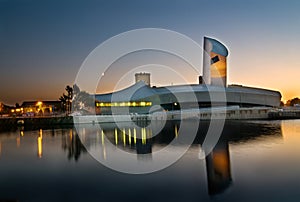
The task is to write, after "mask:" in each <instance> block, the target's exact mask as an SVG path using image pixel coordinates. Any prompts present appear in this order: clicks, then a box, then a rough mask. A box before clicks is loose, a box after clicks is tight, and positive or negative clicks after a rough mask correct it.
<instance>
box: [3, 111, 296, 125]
mask: <svg viewBox="0 0 300 202" xmlns="http://www.w3.org/2000/svg"><path fill="white" fill-rule="evenodd" d="M182 119H200V120H211V119H226V120H285V119H300V109H294V110H282V109H274V108H268V107H254V108H238V107H228V108H226V109H225V108H224V107H219V108H214V109H211V108H205V109H188V110H182V111H179V110H178V111H169V112H155V113H152V114H130V115H114V116H112V115H86V116H59V117H57V116H55V117H52V116H49V117H0V127H3V126H4V127H7V128H8V127H10V126H32V125H37V126H39V125H41V126H42V125H47V126H49V125H74V123H76V124H95V123H112V122H130V121H133V122H147V121H160V120H171V121H172V120H176V121H178V120H182Z"/></svg>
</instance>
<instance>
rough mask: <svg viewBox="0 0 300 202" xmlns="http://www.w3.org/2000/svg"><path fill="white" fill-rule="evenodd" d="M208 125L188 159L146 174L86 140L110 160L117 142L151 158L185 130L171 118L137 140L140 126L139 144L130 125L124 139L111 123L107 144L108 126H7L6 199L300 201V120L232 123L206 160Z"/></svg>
mask: <svg viewBox="0 0 300 202" xmlns="http://www.w3.org/2000/svg"><path fill="white" fill-rule="evenodd" d="M200 126H201V130H199V131H198V134H197V137H196V138H195V141H194V143H193V144H192V146H191V147H190V148H189V149H188V151H187V152H186V154H185V155H184V156H183V157H182V158H180V159H179V160H178V161H177V162H176V163H175V164H173V165H171V166H170V167H167V168H165V169H163V170H161V171H158V172H154V173H150V174H145V175H132V174H125V173H120V172H116V171H114V170H111V169H109V168H107V167H105V166H103V165H102V164H100V163H99V162H98V161H96V160H95V159H94V158H93V157H92V156H91V155H90V154H89V152H87V149H86V148H85V146H86V147H87V148H88V150H93V148H94V150H93V151H97V152H98V154H99V156H101V157H103V159H109V158H110V157H111V156H112V154H111V151H110V150H108V149H107V146H106V148H105V150H104V147H105V145H107V143H108V142H107V141H109V142H110V143H111V144H113V145H114V146H115V147H118V148H120V149H122V150H124V151H126V152H129V153H135V154H136V153H138V158H137V159H138V161H143V162H151V161H152V160H153V159H154V155H153V154H154V153H155V152H157V151H160V150H162V149H163V148H164V147H165V146H166V145H168V144H169V143H170V142H171V141H172V140H174V139H176V138H178V135H183V134H178V129H179V128H180V123H176V122H170V123H168V124H167V126H166V127H165V128H164V129H163V130H162V131H161V133H160V134H159V135H158V136H155V137H154V138H152V139H151V140H150V139H145V138H142V139H137V140H136V141H135V140H134V136H133V132H132V137H131V142H129V139H128V138H127V139H126V142H125V143H124V139H123V135H122V129H121V130H117V133H118V138H117V142H116V139H115V129H114V127H115V126H114V125H111V124H108V125H105V126H103V134H105V141H104V142H103V140H104V139H102V132H101V131H97V129H95V128H94V126H89V125H85V126H82V127H81V129H82V130H83V132H84V134H83V133H81V132H80V131H79V132H78V133H77V132H76V130H75V129H73V128H46V127H44V128H32V129H28V128H15V129H12V130H11V131H2V132H1V133H0V201H3V200H11V201H299V200H300V192H299V187H300V173H299V171H300V161H299V160H300V158H299V157H300V147H299V145H300V120H286V121H229V122H226V124H225V128H224V131H223V134H222V136H221V139H220V141H219V142H218V144H217V146H216V147H215V149H214V150H213V152H212V153H210V154H209V155H208V156H207V157H206V158H204V159H202V158H201V155H203V151H202V149H201V144H202V143H203V140H204V134H205V130H207V124H206V123H203V124H201V125H200ZM124 128H125V126H124ZM127 129H128V130H131V131H133V130H134V128H132V127H131V126H128V128H126V130H127ZM148 132H149V133H151V131H146V133H145V134H146V135H147V134H148ZM138 135H139V134H138V133H137V136H138ZM79 136H80V137H81V139H82V141H81V140H80V138H79ZM126 137H127V136H126ZM145 141H146V142H145ZM103 143H105V145H103ZM84 145H85V146H84ZM99 145H100V146H99ZM103 146H104V147H103ZM180 146H181V145H180V144H179V145H178V147H180ZM97 148H98V149H99V150H97Z"/></svg>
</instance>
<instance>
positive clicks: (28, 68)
mask: <svg viewBox="0 0 300 202" xmlns="http://www.w3.org/2000/svg"><path fill="white" fill-rule="evenodd" d="M299 9H300V1H298V0H289V1H284V0H273V1H261V0H244V1H240V0H234V1H231V0H227V1H223V0H214V1H211V0H185V1H183V0H181V1H180V0H169V1H167V0H152V1H146V0H126V1H124V0H106V1H100V0H99V1H96V0H82V1H76V0H0V102H3V103H6V104H12V105H14V104H15V103H16V102H19V103H22V102H23V101H25V100H57V99H58V98H59V97H60V95H61V94H62V93H63V92H64V88H65V86H66V85H72V84H73V83H74V81H75V78H76V75H77V73H78V71H79V69H80V67H81V65H82V63H83V62H84V60H85V58H86V57H87V56H88V55H89V54H90V52H91V51H93V50H94V49H95V48H96V47H97V46H98V45H99V44H101V43H103V42H104V41H106V40H108V39H110V38H111V37H113V36H115V35H117V34H120V33H123V32H126V31H129V30H133V29H141V28H162V29H169V30H172V31H176V32H179V33H181V34H184V35H186V36H188V37H189V38H191V39H192V40H194V41H196V42H197V43H199V44H200V45H201V46H202V42H203V37H204V36H210V37H213V38H216V39H218V40H220V41H221V42H222V43H224V44H225V45H226V46H227V47H228V49H229V56H228V83H229V84H242V85H245V86H253V87H261V88H267V89H273V90H278V91H280V92H281V93H282V96H283V98H282V100H284V101H285V100H288V99H291V98H294V97H300V85H299V84H300V80H299V78H300V60H299V57H298V54H299V47H300V40H299V36H300V12H299ZM147 54H148V55H147ZM149 54H150V57H149ZM145 55H146V56H145ZM143 57H144V58H145V57H148V63H151V60H149V58H151V57H152V58H156V59H157V58H159V57H163V59H158V60H159V61H161V60H169V62H167V64H168V65H169V66H172V64H174V61H175V63H176V64H175V66H176V65H177V66H178V68H179V70H178V71H181V73H182V74H187V77H186V78H188V80H189V81H188V82H190V83H195V82H196V80H197V77H198V75H196V74H195V75H193V74H192V72H191V71H185V67H184V65H183V66H182V68H181V69H180V67H179V66H180V65H179V64H181V63H180V61H178V63H177V62H176V61H177V60H178V58H177V59H176V58H175V59H174V57H173V58H172V56H169V55H168V54H165V53H162V55H159V54H158V53H149V52H148V53H146V54H144V56H142V57H140V56H139V54H138V53H137V54H136V56H135V57H131V56H128V58H127V60H126V61H127V62H128V61H130V58H131V62H132V61H133V60H135V59H137V58H139V59H140V60H141V58H143ZM199 57H201V58H202V56H199ZM120 61H122V59H120ZM120 61H117V62H116V64H115V65H113V66H114V67H113V68H112V70H111V71H112V72H113V73H111V74H108V75H107V77H108V78H106V79H107V81H108V82H109V81H112V80H113V78H112V77H113V76H114V75H118V76H120V74H117V73H118V72H122V68H123V67H122V65H120ZM118 62H119V64H117V63H118ZM144 62H145V61H144ZM133 63H134V62H133ZM145 63H146V62H145ZM121 64H122V63H121ZM129 66H130V65H129ZM148 67H149V66H148ZM158 68H159V66H157V67H154V69H156V70H153V74H152V75H151V79H152V80H153V81H154V83H155V85H166V84H174V85H176V84H178V83H177V80H176V79H173V77H172V76H170V75H171V74H169V73H168V71H167V68H162V69H161V70H160V69H158ZM138 70H141V71H142V70H143V71H144V70H145V71H146V70H147V66H145V67H144V69H143V68H142V69H138ZM130 73H131V74H132V76H130V75H129V76H128V78H129V77H131V78H132V81H131V80H130V81H128V82H134V80H133V78H134V73H135V72H130ZM99 75H100V74H99ZM111 88H112V85H106V86H105V85H103V88H101V87H99V88H98V90H99V92H108V91H110V90H112V89H111Z"/></svg>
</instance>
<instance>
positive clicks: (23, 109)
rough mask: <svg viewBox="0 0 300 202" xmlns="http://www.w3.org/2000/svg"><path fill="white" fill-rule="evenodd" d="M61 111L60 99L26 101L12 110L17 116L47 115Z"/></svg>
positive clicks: (12, 113) (11, 112)
mask: <svg viewBox="0 0 300 202" xmlns="http://www.w3.org/2000/svg"><path fill="white" fill-rule="evenodd" d="M60 111H61V102H60V101H25V102H23V103H22V105H21V106H19V107H14V108H12V109H11V110H10V114H11V115H16V116H47V115H53V114H55V113H58V112H60Z"/></svg>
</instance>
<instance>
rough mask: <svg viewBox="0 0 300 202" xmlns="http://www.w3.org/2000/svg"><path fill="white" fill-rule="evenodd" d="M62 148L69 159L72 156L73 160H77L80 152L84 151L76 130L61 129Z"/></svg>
mask: <svg viewBox="0 0 300 202" xmlns="http://www.w3.org/2000/svg"><path fill="white" fill-rule="evenodd" d="M62 149H63V150H64V151H66V152H67V153H68V159H69V160H71V159H72V158H74V160H75V161H78V159H79V157H80V155H81V154H82V152H84V153H85V152H86V149H85V147H84V146H83V144H82V143H81V141H80V138H79V137H78V135H77V133H76V130H73V129H68V130H66V129H62Z"/></svg>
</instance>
